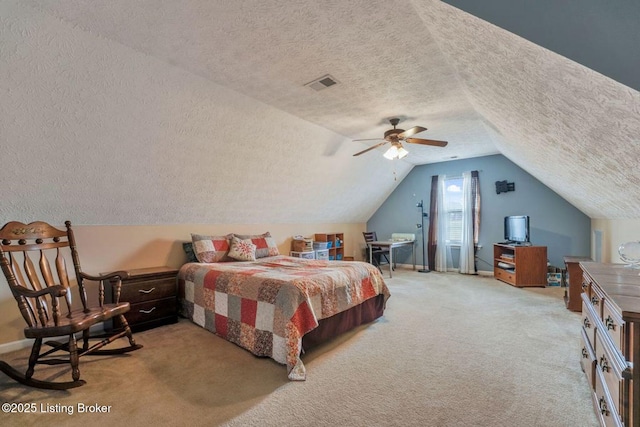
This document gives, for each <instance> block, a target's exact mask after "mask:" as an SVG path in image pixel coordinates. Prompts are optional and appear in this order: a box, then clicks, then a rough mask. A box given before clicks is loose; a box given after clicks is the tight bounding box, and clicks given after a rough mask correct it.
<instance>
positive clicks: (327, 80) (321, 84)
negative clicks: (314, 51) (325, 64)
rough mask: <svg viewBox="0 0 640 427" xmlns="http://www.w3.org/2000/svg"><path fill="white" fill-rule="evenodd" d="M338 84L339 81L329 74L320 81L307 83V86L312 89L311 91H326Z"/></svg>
mask: <svg viewBox="0 0 640 427" xmlns="http://www.w3.org/2000/svg"><path fill="white" fill-rule="evenodd" d="M336 84H338V81H337V80H336V79H334V78H333V77H331V76H330V75H329V74H327V75H325V76H322V77H320V78H319V79H315V80H314V81H312V82H309V83H307V84H306V85H305V86H308V87H310V88H311V89H313V90H315V91H318V90H322V89H326V88H328V87H331V86H333V85H336Z"/></svg>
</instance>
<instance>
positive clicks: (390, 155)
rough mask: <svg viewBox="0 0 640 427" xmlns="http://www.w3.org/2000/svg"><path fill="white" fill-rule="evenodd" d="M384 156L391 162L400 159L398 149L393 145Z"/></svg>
mask: <svg viewBox="0 0 640 427" xmlns="http://www.w3.org/2000/svg"><path fill="white" fill-rule="evenodd" d="M383 156H384V157H386V158H387V159H389V160H393V159H395V158H396V157H398V147H396V146H395V145H392V146H391V148H389V149H388V150H387V152H386V153H384V154H383Z"/></svg>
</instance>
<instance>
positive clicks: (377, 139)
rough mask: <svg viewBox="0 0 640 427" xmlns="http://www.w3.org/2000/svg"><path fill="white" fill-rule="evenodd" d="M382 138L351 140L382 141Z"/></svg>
mask: <svg viewBox="0 0 640 427" xmlns="http://www.w3.org/2000/svg"><path fill="white" fill-rule="evenodd" d="M383 140H384V138H369V139H354V140H353V142H360V141H383Z"/></svg>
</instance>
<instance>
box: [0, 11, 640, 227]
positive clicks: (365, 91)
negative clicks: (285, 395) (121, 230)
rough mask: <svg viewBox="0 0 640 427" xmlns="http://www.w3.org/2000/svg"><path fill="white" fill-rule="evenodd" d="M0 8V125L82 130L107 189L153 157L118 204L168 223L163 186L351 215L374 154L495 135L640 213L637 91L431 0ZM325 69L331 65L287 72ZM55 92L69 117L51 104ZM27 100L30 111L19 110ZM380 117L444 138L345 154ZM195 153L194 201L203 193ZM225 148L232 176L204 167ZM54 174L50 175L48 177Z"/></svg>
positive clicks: (230, 215)
mask: <svg viewBox="0 0 640 427" xmlns="http://www.w3.org/2000/svg"><path fill="white" fill-rule="evenodd" d="M0 8H2V6H0ZM4 8H6V9H5V10H4V12H6V13H2V14H0V24H1V25H2V26H1V27H0V31H2V32H3V33H4V34H0V36H3V35H4V37H3V38H2V39H0V40H3V42H2V43H3V44H0V49H2V50H0V58H2V59H4V60H6V61H7V62H8V64H9V70H10V73H9V75H8V76H7V75H5V76H4V77H2V75H0V77H2V80H0V84H2V86H1V87H2V88H3V89H4V95H5V96H4V100H3V101H1V102H0V112H2V113H3V117H5V118H6V119H5V120H6V121H5V123H9V125H7V129H6V130H7V132H6V133H7V134H8V135H10V136H12V137H13V140H16V141H20V140H25V141H26V140H29V139H30V140H34V141H36V140H42V139H43V138H46V137H52V139H51V140H52V141H53V142H52V143H51V144H52V146H53V147H51V148H52V149H53V148H55V145H56V143H58V144H59V147H58V148H60V147H63V148H66V149H68V151H69V152H70V153H71V154H74V153H75V152H76V151H77V147H74V146H73V143H72V142H73V141H76V140H89V139H92V140H93V141H94V142H93V144H94V145H92V144H88V145H89V146H88V147H82V148H81V149H80V151H82V156H83V157H82V159H83V161H84V160H86V159H92V160H95V161H99V160H101V159H107V160H106V163H105V164H104V165H102V166H98V167H97V169H98V171H99V173H100V174H101V176H107V175H108V174H109V168H110V166H111V162H115V161H116V160H117V162H118V163H117V164H116V169H118V168H124V169H125V170H124V171H122V173H118V174H116V175H115V176H114V175H112V178H111V179H114V180H115V181H114V183H115V184H117V185H119V186H120V187H118V188H121V187H122V185H125V186H126V185H127V183H129V182H130V180H128V179H127V178H128V177H129V176H130V175H131V176H133V175H134V173H135V171H134V168H135V164H136V162H139V161H140V160H141V159H144V160H145V162H151V165H153V166H156V167H157V168H160V169H161V170H162V173H158V172H157V168H156V169H154V168H149V170H148V171H144V172H143V173H142V176H141V177H140V179H141V183H140V187H141V188H142V187H143V186H144V185H146V188H145V189H144V190H140V189H139V188H138V189H136V188H132V189H131V190H130V191H131V194H129V195H128V198H127V201H128V203H129V206H132V208H131V212H136V209H144V208H146V209H147V210H149V209H150V212H149V213H148V216H145V215H143V214H135V215H134V216H135V218H136V219H134V220H133V221H137V222H140V223H148V222H171V221H174V222H180V218H183V216H181V214H182V212H180V211H177V212H175V214H174V215H171V214H169V213H166V212H165V210H166V201H167V200H172V203H173V204H176V205H180V204H185V205H186V204H188V205H189V206H191V210H190V211H189V215H191V217H190V221H191V222H198V221H202V222H234V221H235V222H286V221H293V222H295V221H296V219H298V220H300V218H303V217H304V216H305V215H306V219H307V220H308V221H322V222H352V221H354V222H355V221H366V220H367V219H368V218H369V216H370V215H371V214H372V213H373V212H374V211H375V209H376V208H377V207H378V206H379V204H380V203H381V202H382V201H383V200H384V198H385V197H386V196H387V195H388V194H389V193H390V192H391V191H392V190H393V188H394V186H395V184H396V183H397V182H398V181H392V180H390V179H389V176H390V174H391V173H395V174H397V176H398V180H400V179H402V177H403V176H405V175H406V173H408V171H409V170H410V168H411V166H412V165H417V164H425V163H433V162H438V161H443V160H449V159H452V158H467V157H476V156H481V155H487V154H494V153H498V152H500V153H502V154H504V155H505V156H507V157H508V158H509V159H511V160H512V161H514V162H515V163H517V164H518V165H519V166H521V167H522V168H524V169H525V170H527V171H528V172H530V173H531V174H532V175H534V176H535V177H536V178H538V179H539V180H541V181H542V182H543V183H545V184H546V185H547V186H549V187H550V188H552V189H553V190H555V191H556V192H557V193H558V194H560V195H561V196H562V197H564V198H565V199H567V200H568V201H569V202H571V203H572V204H574V205H575V206H576V207H578V208H579V209H581V210H582V211H583V212H585V213H586V214H587V215H589V216H591V217H593V218H638V217H640V192H638V191H637V188H638V184H640V171H639V170H638V168H637V165H638V160H640V151H639V146H640V144H639V143H638V138H639V136H640V94H639V93H638V92H637V91H635V90H633V89H630V88H628V87H626V86H624V85H622V84H619V83H617V82H615V81H613V80H611V79H609V78H606V77H604V76H602V75H600V74H598V73H596V72H594V71H592V70H589V69H587V68H585V67H583V66H581V65H578V64H576V63H574V62H572V61H570V60H568V59H566V58H564V57H562V56H560V55H557V54H554V53H552V52H550V51H548V50H545V49H543V48H541V47H539V46H536V45H534V44H532V43H530V42H528V41H526V40H524V39H522V38H520V37H517V36H515V35H513V34H511V33H508V32H507V31H504V30H502V29H499V28H497V27H495V26H493V25H491V24H489V23H486V22H484V21H482V20H480V19H478V18H475V17H473V16H471V15H468V14H466V13H465V12H462V11H460V10H458V9H455V8H453V7H451V6H449V5H447V4H444V3H441V2H439V1H436V0H422V1H419V0H416V1H407V0H396V1H388V0H385V1H370V0H360V1H314V0H297V1H292V2H277V1H258V0H246V1H241V2H228V1H209V0H189V1H182V2H175V1H170V0H139V1H135V2H131V1H128V0H111V1H99V2H97V1H91V0H60V1H56V2H50V1H45V0H13V1H5V2H4ZM3 15H4V17H3ZM577 37H579V35H577ZM11 71H13V74H11ZM327 73H329V74H331V75H332V76H333V77H335V78H336V79H337V80H338V81H339V82H340V83H339V84H338V85H336V86H333V87H330V88H328V89H325V90H323V91H319V92H315V91H313V90H312V89H309V88H308V87H305V86H304V85H305V83H308V82H310V81H312V80H314V79H315V78H318V77H321V76H323V75H325V74H327ZM70 82H73V84H71V83H70ZM51 100H53V101H51ZM49 101H51V102H50V103H51V105H50V106H49V105H48V104H47V102H49ZM16 104H17V107H16ZM67 110H71V112H72V113H73V115H74V118H77V119H81V120H80V121H79V122H77V123H75V122H74V123H68V120H69V117H68V115H67V114H66V113H68V111H67ZM29 115H32V116H34V115H35V116H38V118H40V119H43V120H44V121H45V123H46V124H47V126H46V127H45V126H40V127H42V129H37V128H30V127H29V123H30V119H29ZM390 117H401V118H402V119H403V120H402V122H401V124H400V127H403V128H405V129H407V128H409V127H412V126H415V125H420V126H424V127H426V128H428V130H427V131H426V132H424V133H422V134H419V135H418V136H422V137H424V138H431V139H441V140H447V141H449V145H448V146H447V147H446V148H436V147H421V146H416V145H409V146H408V147H407V149H408V150H409V151H410V154H409V156H407V157H406V158H405V159H404V160H402V161H396V162H393V165H392V163H391V162H387V161H382V160H381V154H382V152H383V149H382V148H380V149H377V150H374V151H372V152H369V153H367V154H365V155H362V156H360V157H357V158H353V157H351V155H350V154H351V153H355V152H357V151H361V150H362V149H364V148H365V147H366V145H363V144H361V143H356V142H352V141H351V139H356V138H377V137H379V136H381V135H382V134H383V133H384V131H385V130H387V129H389V128H390V126H389V124H388V123H387V120H388V119H389V118H390ZM105 118H106V119H108V120H105ZM82 120H85V121H82ZM212 121H213V122H214V123H215V126H212V125H211V122H212ZM39 123H40V122H39ZM25 129H27V131H26V134H25ZM111 139H115V142H114V141H112V140H111ZM208 141H219V142H218V144H220V145H218V146H215V147H211V146H209V145H207V144H208ZM99 142H104V143H105V144H107V145H108V144H111V148H110V150H106V151H105V149H104V147H103V145H101V144H100V143H99ZM224 142H226V144H225V143H224ZM374 143H375V142H371V144H374ZM138 144H139V145H138ZM232 144H233V146H234V148H236V150H231V149H230V147H231V145H232ZM371 144H370V145H371ZM12 149H13V150H15V152H14V151H11V154H14V155H15V156H17V157H18V158H20V156H21V155H23V153H22V152H21V151H20V149H18V148H17V147H12ZM85 150H86V152H84V151H85ZM185 150H189V151H187V152H186V153H185ZM108 153H115V154H114V155H115V157H116V159H115V160H114V159H111V158H109V154H108ZM210 155H212V156H214V157H216V156H217V157H221V158H212V160H206V159H209V157H207V156H210ZM241 156H245V159H247V160H242V161H240V160H238V159H240V158H241ZM56 159H57V157H56ZM207 161H209V162H210V163H211V165H210V168H209V171H208V173H209V174H210V175H211V177H210V179H211V180H215V185H216V187H215V188H216V191H217V193H219V194H217V197H218V200H217V201H216V203H215V204H213V206H211V205H209V204H205V203H204V202H202V200H203V199H204V198H206V197H207V194H208V193H207V191H210V189H209V188H208V187H207V186H206V185H205V183H204V181H203V180H204V179H206V178H205V176H204V175H203V174H204V172H203V166H204V164H205V163H206V162H207ZM295 161H298V162H300V163H299V164H297V165H296V164H295V163H294V162H295ZM260 162H263V164H266V165H268V166H267V167H261V166H260ZM76 163H77V164H78V166H77V167H79V168H80V170H81V171H83V172H85V170H84V169H83V168H85V167H86V166H84V165H83V164H82V163H83V162H82V161H81V162H77V161H76ZM243 164H245V165H246V166H247V167H245V168H243V169H242V174H241V175H237V177H236V179H235V180H233V179H231V177H229V176H226V175H222V174H221V173H220V172H219V171H220V170H221V169H222V168H225V167H226V168H232V169H233V170H234V171H236V173H239V172H237V170H238V169H239V168H241V167H242V165H243ZM122 165H124V166H122ZM147 166H148V165H147ZM40 167H41V168H42V167H44V168H47V167H48V166H40ZM142 169H144V168H142ZM293 169H297V172H295V173H294V172H293V171H292V170H293ZM392 169H393V171H392ZM372 170H376V171H380V172H381V173H376V174H372V173H371V171H372ZM86 173H95V170H92V171H88V170H87V171H86ZM265 173H267V178H266V179H265ZM156 174H157V176H156ZM223 177H224V179H223ZM67 178H68V176H66V175H65V174H62V173H59V172H57V173H54V174H53V175H52V178H51V179H52V181H53V182H54V183H56V182H58V183H59V186H60V187H62V183H64V185H65V188H67V187H68V185H69V184H68V182H67ZM185 182H190V183H192V184H188V185H190V186H191V188H192V193H193V194H185V191H184V188H185ZM74 185H77V186H81V183H78V184H74ZM103 187H104V188H103ZM110 187H111V184H106V181H101V182H97V183H95V185H94V187H93V188H97V189H98V190H97V192H98V193H101V194H102V195H104V194H108V193H109V191H110ZM134 187H135V186H134ZM338 187H340V191H335V189H336V188H338ZM73 190H81V191H85V192H89V190H88V189H85V188H74V187H73V186H72V187H71V189H69V190H68V191H69V193H73ZM136 190H137V192H136ZM65 191H67V190H65ZM239 195H240V197H239ZM274 195H275V196H278V198H277V202H273V203H270V200H271V199H273V196H274ZM292 195H293V196H292ZM52 197H53V196H52ZM113 197H114V198H115V197H116V195H115V194H114V195H113ZM124 197H127V196H126V195H125V196H124ZM241 198H242V199H245V200H257V201H259V202H260V206H262V213H261V215H260V217H259V218H258V217H256V215H255V214H252V213H251V212H250V211H246V209H245V210H243V211H240V210H239V209H240V208H241V207H242V206H243V205H242V203H240V202H239V201H238V199H241ZM270 198H271V199H270ZM283 205H285V206H287V209H286V212H283ZM90 206H91V208H92V209H95V207H93V206H92V203H89V202H87V208H89V207H90ZM26 209H27V210H33V211H39V210H40V209H41V208H40V207H39V206H37V205H36V206H30V207H27V208H26ZM109 209H110V208H105V211H108V210H109ZM131 212H126V211H124V212H123V211H118V210H116V211H115V212H114V213H113V214H112V215H111V216H110V215H106V214H105V216H104V217H99V218H98V219H95V218H92V219H87V221H90V222H95V221H104V222H107V223H109V222H113V221H114V219H113V218H114V217H120V218H121V217H124V216H126V215H127V214H129V215H131Z"/></svg>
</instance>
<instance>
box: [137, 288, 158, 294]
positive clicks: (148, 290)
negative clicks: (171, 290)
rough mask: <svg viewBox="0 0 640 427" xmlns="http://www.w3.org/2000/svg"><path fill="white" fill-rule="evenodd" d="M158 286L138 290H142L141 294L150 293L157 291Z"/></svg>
mask: <svg viewBox="0 0 640 427" xmlns="http://www.w3.org/2000/svg"><path fill="white" fill-rule="evenodd" d="M155 290H156V288H151V289H138V292H140V293H141V294H150V293H151V292H153V291H155Z"/></svg>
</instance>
